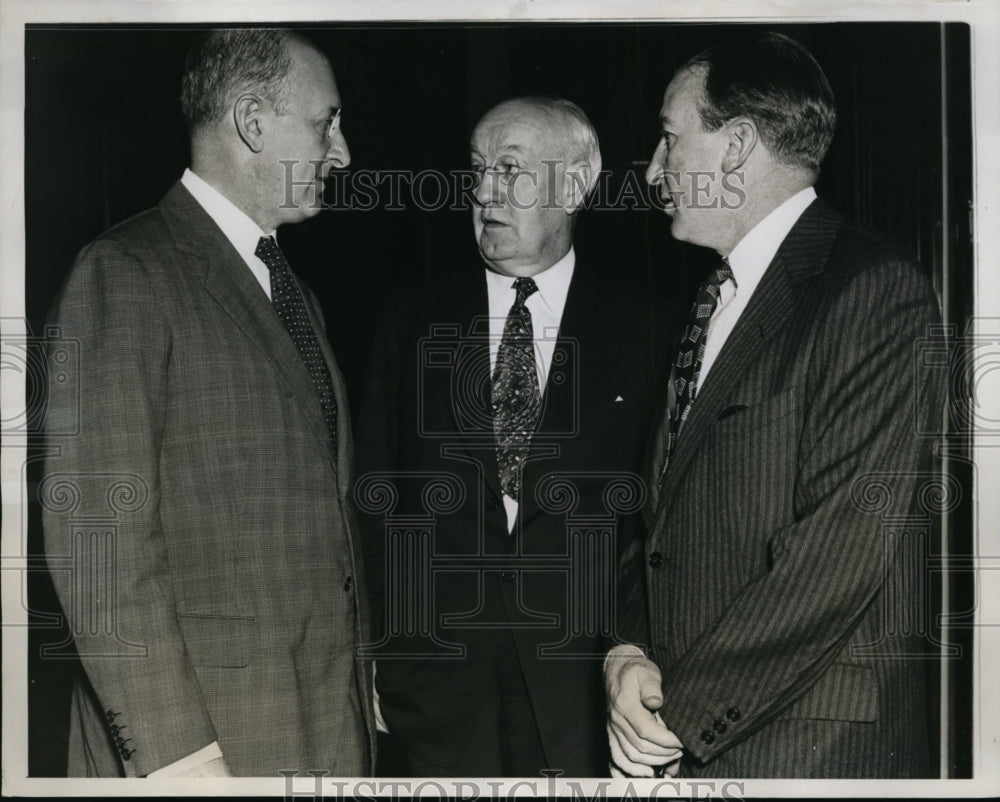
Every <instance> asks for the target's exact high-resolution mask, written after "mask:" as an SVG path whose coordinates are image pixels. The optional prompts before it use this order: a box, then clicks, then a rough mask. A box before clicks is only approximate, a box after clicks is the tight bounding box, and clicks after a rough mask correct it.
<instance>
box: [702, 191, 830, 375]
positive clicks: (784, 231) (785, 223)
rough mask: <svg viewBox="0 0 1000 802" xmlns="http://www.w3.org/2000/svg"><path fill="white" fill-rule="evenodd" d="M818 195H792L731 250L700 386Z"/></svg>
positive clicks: (711, 321) (712, 323) (707, 341)
mask: <svg viewBox="0 0 1000 802" xmlns="http://www.w3.org/2000/svg"><path fill="white" fill-rule="evenodd" d="M815 199H816V190H814V189H813V188H812V187H807V188H806V189H803V190H802V191H801V192H797V193H796V194H795V195H792V197H790V198H789V199H788V200H786V201H785V202H784V203H782V204H781V205H780V206H779V207H778V208H777V209H775V210H774V211H773V212H771V213H770V214H769V215H768V216H767V217H765V218H764V219H763V220H761V221H760V222H759V223H757V225H755V226H754V227H753V228H752V229H750V231H749V232H748V233H747V234H746V236H744V237H743V239H741V240H740V241H739V243H737V245H736V247H735V248H733V250H732V251H731V252H730V253H729V255H728V259H729V267H730V268H731V269H732V271H733V278H732V279H730V280H728V281H725V282H723V284H722V286H721V287H720V288H719V303H718V304H717V305H716V307H715V311H714V312H713V313H712V318H711V320H710V321H709V324H708V334H707V335H706V337H705V356H704V357H703V358H702V361H701V371H700V373H699V374H698V388H699V389H700V388H701V387H704V386H705V378H706V377H707V376H708V372H709V371H710V370H711V369H712V365H713V364H715V360H716V358H717V357H718V356H719V352H720V351H722V346H723V345H725V344H726V340H728V339H729V335H730V334H732V331H733V329H734V328H736V323H737V321H738V320H739V319H740V315H742V314H743V310H744V309H746V307H747V304H748V303H749V302H750V296H752V295H753V293H754V290H756V289H757V285H758V284H759V283H760V280H761V279H762V278H763V277H764V272H765V271H766V270H767V266H768V265H769V264H771V260H772V259H774V255H775V254H776V253H777V252H778V248H780V247H781V243H782V242H784V241H785V237H787V236H788V232H789V231H791V230H792V226H794V225H795V223H796V222H797V221H798V219H799V217H801V216H802V213H803V212H804V211H805V210H806V208H807V207H808V206H809V204H810V203H812V202H813V201H814V200H815Z"/></svg>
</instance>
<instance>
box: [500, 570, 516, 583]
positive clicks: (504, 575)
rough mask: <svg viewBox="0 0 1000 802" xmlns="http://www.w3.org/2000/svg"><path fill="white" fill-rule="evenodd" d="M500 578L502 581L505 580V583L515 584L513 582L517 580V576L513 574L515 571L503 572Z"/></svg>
mask: <svg viewBox="0 0 1000 802" xmlns="http://www.w3.org/2000/svg"><path fill="white" fill-rule="evenodd" d="M500 578H501V579H502V580H503V581H504V582H513V581H514V579H515V578H516V575H515V574H514V572H513V571H503V572H502V573H501V574H500Z"/></svg>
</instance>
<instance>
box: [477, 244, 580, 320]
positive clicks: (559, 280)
mask: <svg viewBox="0 0 1000 802" xmlns="http://www.w3.org/2000/svg"><path fill="white" fill-rule="evenodd" d="M575 266H576V252H575V251H574V250H573V246H570V249H569V250H568V251H567V252H566V255H565V256H564V257H563V258H562V259H560V260H559V261H558V262H556V263H555V264H554V265H552V266H551V267H547V268H545V270H543V271H542V272H541V273H536V274H535V275H534V276H532V277H531V278H532V279H534V281H535V286H536V287H538V293H537V295H538V296H539V298H540V299H541V301H542V303H543V304H544V305H545V308H546V310H548V312H549V313H550V314H551V315H552V316H553V317H556V318H559V317H561V315H562V310H563V308H564V307H565V306H566V296H567V295H568V294H569V284H570V280H571V279H572V278H573V269H574V268H575ZM515 279H516V277H515V276H508V275H506V274H505V273H497V272H496V271H493V270H490V269H488V268H487V270H486V281H487V282H488V283H489V284H490V285H491V286H492V288H493V289H494V290H499V292H498V293H497V295H502V294H504V293H510V294H511V295H513V293H514V281H515ZM491 294H492V293H491Z"/></svg>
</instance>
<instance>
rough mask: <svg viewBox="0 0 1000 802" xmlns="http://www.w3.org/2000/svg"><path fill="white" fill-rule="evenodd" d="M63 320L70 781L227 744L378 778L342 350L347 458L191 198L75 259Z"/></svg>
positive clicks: (55, 492) (55, 467)
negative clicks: (75, 656) (73, 663)
mask: <svg viewBox="0 0 1000 802" xmlns="http://www.w3.org/2000/svg"><path fill="white" fill-rule="evenodd" d="M307 297H308V298H309V301H310V305H311V310H310V311H311V313H312V315H313V324H314V326H315V327H316V329H317V331H322V321H321V318H320V312H319V307H318V305H317V304H316V302H315V299H314V298H313V297H312V296H311V295H310V294H309V293H308V292H307ZM51 323H52V324H53V325H57V326H60V327H61V328H62V336H63V337H64V338H71V339H75V340H77V341H78V342H79V361H78V364H76V365H72V364H71V365H69V366H68V369H65V368H66V366H64V365H59V364H58V363H57V361H53V362H52V367H53V370H51V371H50V373H51V374H52V379H51V382H50V401H49V413H48V418H47V431H48V433H49V434H50V436H52V438H53V443H57V444H58V446H59V447H58V449H57V450H55V451H54V452H53V455H52V456H51V457H50V458H49V459H48V460H47V463H46V468H45V480H44V483H43V486H42V488H41V491H40V492H41V500H42V503H43V509H44V525H45V537H46V551H47V554H48V555H49V559H50V560H55V559H57V558H59V557H61V556H65V555H70V554H72V555H73V556H74V559H75V561H76V567H75V568H74V570H73V571H63V570H53V578H54V582H55V586H56V589H57V591H58V593H59V596H60V600H61V602H62V605H63V608H64V610H65V611H66V613H67V615H68V617H69V618H70V619H71V621H72V622H73V629H74V630H75V631H74V636H75V640H76V645H77V648H78V650H79V652H80V655H81V661H82V663H83V667H84V668H85V669H86V676H87V679H88V680H89V686H90V687H86V685H87V683H81V685H80V686H79V687H78V688H77V689H76V692H75V696H74V701H73V705H74V707H73V714H72V732H71V746H70V766H69V771H70V774H73V775H77V774H91V775H93V774H98V775H108V774H110V775H115V774H121V773H125V774H127V775H129V776H143V775H145V774H147V773H149V772H151V771H154V770H156V769H158V768H160V767H162V766H164V765H167V764H169V763H171V762H173V761H175V760H178V759H179V758H181V757H183V756H185V755H187V754H190V753H193V752H195V751H196V750H198V749H200V748H201V747H203V746H205V745H207V744H209V743H210V742H212V741H214V740H217V741H218V742H219V744H220V746H221V748H222V752H223V754H224V756H225V758H226V760H227V762H228V764H229V766H230V768H231V770H232V771H233V772H234V773H235V774H237V775H251V776H267V775H275V774H276V773H277V772H278V771H279V770H281V769H293V770H299V771H307V770H310V769H318V770H322V769H325V770H327V771H329V772H331V773H332V774H340V775H361V774H366V773H368V772H369V771H370V767H371V757H372V749H373V730H372V727H371V721H372V715H371V712H370V706H371V699H370V691H369V688H370V687H371V684H370V676H368V675H367V674H366V670H365V669H364V668H363V666H362V665H361V664H360V663H356V662H355V660H354V653H353V650H354V646H355V643H356V642H357V640H358V639H359V638H360V637H361V636H362V631H363V630H364V628H365V627H366V626H367V624H366V622H365V620H364V615H365V610H364V598H365V597H364V593H365V591H364V585H363V582H362V572H361V571H360V570H359V569H360V565H359V564H357V562H356V561H357V560H360V554H356V553H355V547H354V544H353V538H354V526H355V525H354V522H353V518H352V515H353V513H352V512H351V509H350V507H349V505H348V500H347V491H348V485H349V482H350V475H349V473H350V465H351V449H352V444H351V430H350V424H349V420H348V405H347V398H346V394H345V390H344V385H343V382H342V379H341V377H340V373H339V371H338V370H337V367H336V364H335V362H334V358H333V354H332V352H331V351H330V348H329V345H328V343H327V342H326V339H325V338H324V337H322V336H320V338H319V340H320V344H321V346H322V348H323V352H324V354H325V356H326V359H327V363H328V365H329V368H330V372H331V374H332V376H333V380H334V388H335V393H336V397H337V404H338V408H339V418H338V441H339V448H338V449H337V453H334V451H333V449H332V448H331V444H330V438H329V435H328V433H327V431H326V427H325V423H324V419H323V414H322V410H321V407H320V404H319V399H318V396H317V394H316V392H315V389H314V388H313V385H312V383H311V381H310V377H309V373H308V371H307V369H306V367H305V365H304V363H303V362H302V360H301V358H300V357H299V355H298V353H297V351H296V348H295V345H294V344H293V343H292V340H291V338H290V337H289V336H288V334H287V333H286V331H285V329H284V327H283V325H282V323H281V320H280V319H279V318H278V316H277V314H276V312H275V311H274V308H273V307H272V305H271V304H270V303H269V302H268V299H267V296H266V295H265V294H264V293H263V292H262V291H261V288H260V286H259V285H258V284H257V282H256V280H255V279H254V277H253V275H252V274H251V272H250V271H249V270H248V269H247V266H246V264H245V263H244V262H243V261H242V259H241V258H240V256H239V255H238V254H237V253H236V251H235V250H234V249H233V247H232V246H231V245H230V243H229V241H228V240H227V239H226V238H225V236H224V235H223V233H222V232H221V231H220V230H219V229H218V227H217V226H216V225H215V224H214V222H213V221H212V220H211V218H210V217H209V216H208V215H207V214H206V213H205V212H204V210H203V209H202V208H201V206H199V205H198V203H197V202H196V201H195V200H194V198H192V197H191V195H190V194H189V193H188V192H187V190H186V189H184V188H183V187H182V186H181V185H180V184H179V183H178V184H177V185H175V186H174V187H173V189H171V191H170V192H169V193H168V194H167V195H166V197H165V198H164V199H163V201H161V203H160V204H159V206H157V207H156V208H155V209H152V210H149V211H147V212H144V213H143V214H140V215H138V216H137V217H134V218H132V219H131V220H129V221H127V222H125V223H123V224H121V225H119V226H117V227H116V228H114V229H112V230H110V231H109V232H107V233H105V234H104V235H103V236H101V237H100V238H98V239H97V240H96V241H95V242H94V243H92V244H91V245H89V246H88V247H86V248H85V249H84V250H83V251H82V252H81V253H80V255H79V257H78V259H77V262H76V264H75V266H74V268H73V270H72V272H71V274H70V275H69V278H68V279H67V281H66V283H65V285H64V287H63V289H62V292H61V295H60V297H59V298H58V299H57V301H56V304H55V306H54V308H53V311H52V315H51ZM73 432H75V433H73ZM64 434H65V435H67V436H60V435H64ZM97 520H103V521H104V522H105V523H103V524H94V523H93V522H94V521H97ZM101 526H103V527H104V529H100V527H101ZM88 527H89V528H88ZM99 529H100V531H99V532H98V531H97V530H99ZM95 534H98V535H101V536H103V537H104V538H106V540H101V541H100V542H101V543H102V544H104V545H102V546H101V547H100V548H101V549H104V548H105V546H106V550H99V551H96V552H95V551H94V550H93V548H92V547H93V544H94V543H95V542H97V541H95V540H94V536H95ZM92 622H96V624H97V625H95V626H93V627H91V623H92ZM113 737H118V738H121V739H122V743H121V744H120V745H118V746H117V747H116V745H115V742H114V741H113V740H112V738H113ZM125 755H128V758H127V759H122V758H123V757H124V756H125Z"/></svg>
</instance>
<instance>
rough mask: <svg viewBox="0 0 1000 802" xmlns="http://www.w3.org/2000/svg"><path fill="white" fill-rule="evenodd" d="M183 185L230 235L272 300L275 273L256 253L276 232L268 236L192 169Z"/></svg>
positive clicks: (224, 232)
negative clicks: (272, 277) (267, 238)
mask: <svg viewBox="0 0 1000 802" xmlns="http://www.w3.org/2000/svg"><path fill="white" fill-rule="evenodd" d="M181 183H182V184H183V185H184V188H185V189H186V190H187V191H188V192H190V193H191V194H192V195H193V196H194V199H195V200H196V201H198V205H199V206H201V208H202V209H204V210H205V211H206V212H207V213H208V216H209V217H211V218H212V220H214V221H215V224H216V225H217V226H218V227H219V228H221V229H222V233H223V234H225V235H226V239H227V240H229V241H230V242H231V243H232V245H233V247H234V248H235V249H236V252H237V253H238V254H239V255H240V256H241V257H243V261H244V262H246V265H247V267H249V268H250V272H251V273H253V275H254V278H255V279H257V283H258V284H260V286H261V288H262V289H263V290H264V292H265V293H266V294H267V297H268V299H270V297H271V272H270V271H269V270H268V269H267V265H265V264H264V263H263V262H262V261H261V260H260V259H258V258H257V256H255V255H254V251H256V250H257V243H258V242H259V241H260V238H261V237H274V236H275V232H274V231H272V232H271V233H270V234H265V233H264V232H263V231H262V230H261V228H260V226H258V225H257V224H256V223H255V222H254V221H253V220H251V219H250V218H249V217H247V215H246V213H245V212H243V211H242V210H241V209H238V208H237V207H236V206H235V205H234V204H233V202H232V201H231V200H229V198H227V197H226V196H225V195H223V194H222V193H221V192H219V190H217V189H216V188H215V187H213V186H212V185H211V184H209V183H208V182H207V181H205V180H204V179H203V178H199V177H198V175H196V174H195V173H194V172H192V171H191V169H190V168H188V169H187V170H185V171H184V175H182V176H181Z"/></svg>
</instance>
